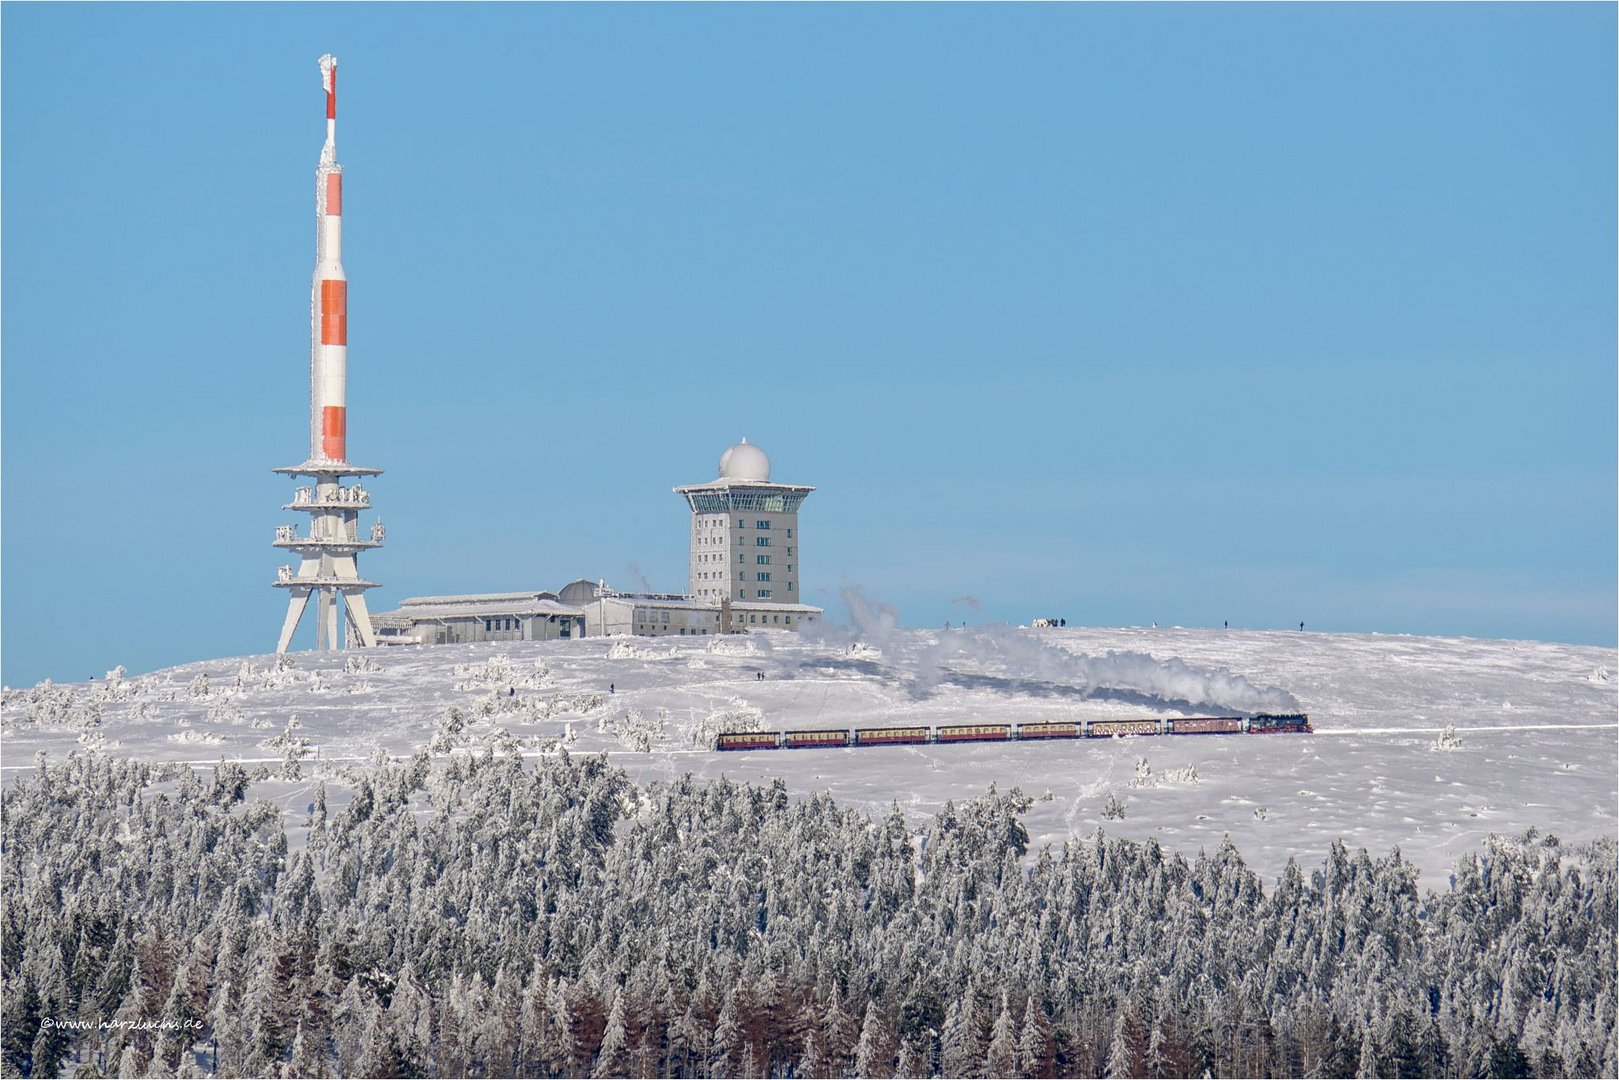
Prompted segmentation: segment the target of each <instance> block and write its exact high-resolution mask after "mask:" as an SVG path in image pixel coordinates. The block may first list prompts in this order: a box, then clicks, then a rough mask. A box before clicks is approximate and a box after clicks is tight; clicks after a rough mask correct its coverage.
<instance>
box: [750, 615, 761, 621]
mask: <svg viewBox="0 0 1619 1080" xmlns="http://www.w3.org/2000/svg"><path fill="white" fill-rule="evenodd" d="M748 621H749V622H758V621H759V617H758V616H757V615H749V616H748Z"/></svg>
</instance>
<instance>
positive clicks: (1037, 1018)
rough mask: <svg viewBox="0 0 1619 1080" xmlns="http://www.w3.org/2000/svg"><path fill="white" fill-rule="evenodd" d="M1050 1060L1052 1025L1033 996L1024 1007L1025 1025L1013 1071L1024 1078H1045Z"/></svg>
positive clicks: (1013, 1063)
mask: <svg viewBox="0 0 1619 1080" xmlns="http://www.w3.org/2000/svg"><path fill="white" fill-rule="evenodd" d="M1050 1060H1051V1025H1050V1024H1049V1023H1047V1022H1046V1014H1045V1013H1044V1012H1042V1011H1041V1009H1040V1006H1039V1005H1038V1004H1037V1003H1036V1002H1035V999H1034V995H1032V994H1031V995H1030V996H1029V1000H1028V1003H1027V1004H1025V1005H1024V1006H1023V1025H1022V1030H1021V1031H1020V1032H1019V1034H1018V1041H1017V1050H1016V1052H1015V1053H1014V1055H1013V1059H1012V1071H1013V1072H1014V1073H1015V1074H1016V1075H1018V1076H1022V1077H1032V1076H1043V1075H1045V1071H1046V1065H1047V1063H1048V1062H1049V1061H1050Z"/></svg>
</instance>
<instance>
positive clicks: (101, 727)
mask: <svg viewBox="0 0 1619 1080" xmlns="http://www.w3.org/2000/svg"><path fill="white" fill-rule="evenodd" d="M857 621H859V620H857ZM862 625H863V630H862V632H861V633H860V634H858V635H857V634H853V633H850V634H843V633H840V632H839V631H836V630H827V631H825V632H824V633H823V636H822V637H820V638H818V639H812V638H809V637H800V636H798V635H795V634H792V633H780V632H770V633H759V634H752V635H745V636H728V637H721V638H678V637H677V638H660V639H647V638H635V639H623V638H620V639H587V640H583V641H571V642H543V643H523V642H508V643H490V644H481V645H463V646H439V647H433V648H401V649H391V650H383V651H380V652H376V653H371V654H366V655H365V657H364V659H361V658H360V654H353V653H350V654H335V653H334V654H315V653H303V654H297V655H295V656H293V657H291V658H290V662H288V663H287V664H284V665H278V664H277V662H276V658H275V657H273V656H253V657H245V658H236V659H230V660H212V661H204V662H200V663H195V664H187V665H183V666H181V667H177V668H171V669H168V670H166V671H160V672H157V673H155V674H152V675H145V676H139V677H130V676H124V677H122V678H119V679H113V680H110V681H103V680H96V681H95V682H91V683H84V684H74V685H63V686H59V687H49V686H42V687H39V688H33V689H30V690H21V691H9V692H8V693H7V697H6V705H5V712H4V748H5V758H6V762H5V766H4V767H5V769H6V770H8V772H7V775H8V776H15V775H17V773H16V771H15V770H19V769H27V768H32V761H33V758H34V755H35V754H36V753H37V752H38V751H41V750H43V751H46V752H47V753H48V754H49V755H51V756H52V757H60V756H61V755H64V754H66V753H67V752H69V751H70V750H73V749H75V748H79V747H83V746H99V747H101V748H102V749H104V750H105V751H107V752H111V753H117V754H124V755H130V756H133V757H137V758H142V759H146V760H152V761H176V762H193V763H198V764H209V763H212V762H216V761H218V760H219V759H220V758H230V759H233V760H239V761H249V762H262V763H263V764H265V765H266V766H267V767H268V769H269V771H270V772H271V774H272V776H273V777H279V776H280V775H281V774H282V772H283V770H284V768H285V766H284V762H285V759H286V757H287V753H288V751H287V748H288V746H289V744H290V745H291V746H293V747H294V753H295V754H296V753H298V752H300V748H304V747H307V749H306V750H302V751H301V752H304V753H305V754H306V756H305V757H304V760H303V764H302V766H301V772H302V774H303V777H304V779H303V780H301V781H289V780H282V779H270V780H267V781H263V782H261V784H260V785H259V792H260V793H261V794H263V795H266V796H267V797H272V798H277V799H279V800H281V801H282V802H284V803H285V804H286V805H287V807H288V811H289V815H291V816H292V817H293V818H295V819H296V821H298V822H301V821H302V811H303V807H304V805H305V803H306V802H307V800H308V790H309V786H310V783H309V778H310V777H312V776H315V775H326V776H328V778H329V779H328V783H329V786H330V787H332V788H333V794H334V801H336V800H337V798H340V797H341V796H340V794H339V790H338V789H340V787H341V783H340V781H339V780H337V779H336V778H335V773H336V772H337V771H338V770H339V769H341V768H351V767H363V765H364V763H365V762H366V761H368V760H372V759H374V758H376V757H377V756H378V755H379V754H386V755H389V756H395V757H398V756H404V755H409V754H412V753H414V752H416V751H418V750H420V749H422V748H424V747H430V748H432V749H433V750H434V751H435V752H436V753H440V754H444V753H457V752H467V751H469V750H474V751H475V750H477V749H478V748H480V747H483V746H486V745H495V746H497V747H505V748H512V747H515V748H517V749H519V750H521V751H523V752H525V753H528V754H532V755H536V756H538V755H540V754H544V753H550V752H555V749H556V748H557V747H558V746H561V745H565V746H567V747H568V749H569V750H570V752H574V753H579V752H599V751H605V752H608V753H610V755H611V758H612V761H613V763H614V764H615V765H617V766H619V767H621V768H623V769H625V770H626V771H627V772H628V773H629V774H630V775H631V776H632V777H634V778H635V779H636V780H638V781H641V782H647V781H655V780H660V779H667V778H672V777H675V776H678V775H680V774H682V773H687V772H690V773H694V774H697V775H698V776H703V777H717V776H719V775H721V774H724V775H728V776H730V777H732V778H735V779H740V780H747V781H756V782H769V781H771V780H773V779H776V778H780V779H781V780H783V781H784V782H785V783H786V784H787V785H788V787H789V788H790V789H791V790H792V791H794V792H798V793H806V792H815V791H829V792H831V794H832V795H833V796H834V797H835V798H837V799H839V800H840V801H843V802H846V803H850V804H856V805H861V806H865V807H868V808H870V809H871V810H872V811H873V812H877V813H881V812H885V811H886V810H887V809H888V808H889V807H890V806H891V805H892V804H894V803H896V802H897V803H898V804H899V805H900V806H901V807H902V808H903V809H904V810H905V811H906V812H907V813H909V814H912V815H916V816H920V815H926V814H929V813H931V812H933V811H934V810H936V809H937V808H938V807H940V806H942V805H943V803H944V802H945V800H947V799H954V800H958V801H959V800H963V799H967V798H971V797H972V796H974V795H977V794H980V793H981V792H983V791H984V790H985V789H986V788H988V786H989V785H990V784H992V783H993V784H995V785H996V786H997V787H998V788H999V789H1001V790H1003V791H1004V790H1007V789H1009V788H1011V787H1014V786H1015V787H1019V788H1021V789H1023V791H1024V792H1026V793H1027V794H1029V795H1031V796H1033V797H1035V798H1036V800H1037V801H1036V802H1035V803H1034V805H1033V807H1032V809H1031V810H1030V812H1029V814H1028V817H1027V824H1028V827H1029V831H1030V833H1031V835H1032V836H1033V837H1034V839H1035V842H1036V844H1040V843H1055V842H1059V841H1060V840H1062V839H1063V838H1065V837H1067V836H1071V835H1076V834H1079V835H1085V834H1089V833H1091V832H1093V831H1094V830H1095V829H1096V828H1097V827H1098V826H1101V827H1103V828H1105V829H1106V830H1107V831H1108V832H1109V833H1113V834H1120V835H1124V836H1129V837H1136V838H1145V837H1147V836H1149V835H1155V836H1157V837H1158V839H1159V841H1160V842H1161V843H1163V844H1164V845H1165V846H1168V847H1174V848H1178V849H1180V850H1182V851H1185V852H1187V853H1188V854H1192V853H1195V852H1196V850H1197V849H1198V848H1199V847H1200V846H1201V847H1209V848H1212V847H1213V846H1214V845H1215V844H1217V843H1218V842H1219V840H1220V838H1221V837H1222V836H1224V835H1227V834H1229V835H1230V836H1231V837H1232V838H1233V840H1235V841H1236V843H1237V845H1238V847H1239V848H1240V849H1241V851H1242V853H1243V856H1244V858H1245V859H1247V860H1248V862H1249V864H1250V865H1251V866H1253V867H1254V868H1255V869H1256V870H1258V871H1260V872H1261V873H1264V874H1266V875H1267V876H1269V875H1273V874H1275V873H1276V872H1278V871H1279V870H1280V869H1281V867H1282V866H1283V864H1285V862H1286V860H1287V858H1288V857H1289V856H1290V855H1294V854H1297V855H1298V856H1300V859H1301V861H1302V862H1304V863H1305V864H1306V865H1312V864H1314V863H1316V862H1317V861H1318V860H1319V858H1320V856H1321V855H1322V853H1323V852H1324V851H1325V849H1326V847H1327V845H1328V843H1329V841H1330V840H1331V839H1332V838H1333V837H1342V838H1343V839H1344V840H1345V841H1346V842H1347V843H1349V844H1350V845H1351V846H1364V847H1367V848H1369V849H1371V850H1372V851H1373V852H1375V853H1382V852H1386V851H1387V850H1388V849H1389V848H1390V847H1393V846H1395V845H1398V846H1399V847H1400V849H1401V851H1402V852H1403V853H1404V855H1405V856H1406V858H1408V859H1409V860H1411V861H1412V862H1414V863H1416V864H1417V866H1418V867H1419V868H1420V869H1421V871H1422V873H1423V877H1424V881H1425V883H1426V884H1428V885H1430V886H1442V885H1443V883H1444V881H1445V877H1446V875H1447V873H1448V871H1449V869H1450V866H1451V864H1452V862H1453V860H1454V858H1455V857H1456V856H1457V855H1458V854H1461V853H1463V852H1466V851H1470V850H1474V849H1476V848H1478V847H1479V846H1480V845H1481V843H1482V842H1483V840H1484V838H1485V837H1486V836H1487V835H1489V834H1490V833H1512V832H1518V831H1521V830H1523V829H1526V828H1528V827H1530V826H1534V827H1536V828H1539V829H1540V830H1542V831H1543V832H1555V833H1556V834H1558V835H1559V836H1561V837H1563V838H1565V839H1567V840H1584V839H1589V838H1592V837H1596V836H1602V835H1612V834H1613V833H1614V831H1615V823H1616V820H1619V817H1616V800H1619V692H1616V686H1619V684H1616V683H1615V681H1614V675H1613V673H1614V672H1615V671H1616V670H1619V657H1616V655H1615V651H1614V650H1612V649H1602V648H1591V647H1584V646H1573V645H1555V644H1544V643H1538V642H1515V641H1481V640H1471V639H1455V638H1413V637H1401V636H1379V635H1350V634H1314V633H1278V632H1239V631H1217V630H1180V629H1151V630H1141V629H1125V630H1117V629H1113V630H1109V629H1078V628H1070V629H1060V630H1059V629H1052V630H1011V629H1007V628H999V629H985V630H969V631H961V630H951V631H903V630H897V629H893V628H892V627H890V626H887V625H884V624H883V623H882V621H881V620H875V621H873V620H869V619H868V620H864V621H863V622H862ZM1110 653H1112V654H1115V655H1112V656H1109V654H1110ZM1149 658H1150V659H1149ZM1220 669H1224V671H1223V672H1222V671H1221V670H1220ZM761 673H762V674H763V676H764V678H763V679H760V678H759V675H760V674H761ZM1289 695H1291V698H1290V696H1289ZM1291 699H1296V700H1297V703H1298V706H1299V707H1300V708H1302V709H1304V710H1305V711H1307V712H1308V713H1309V714H1310V717H1311V720H1312V723H1313V724H1314V725H1315V728H1316V733H1315V734H1314V735H1278V736H1269V737H1258V736H1241V735H1230V736H1202V737H1162V736H1160V737H1155V738H1129V739H1108V740H1088V741H1072V742H1068V741H1063V742H1043V743H1008V744H977V745H965V746H962V745H956V746H912V747H881V748H867V749H830V750H793V751H785V750H776V751H755V752H745V753H726V754H720V753H716V752H713V751H712V750H711V749H710V747H711V746H712V744H713V734H714V732H715V731H717V730H722V729H726V730H750V729H754V728H760V729H768V730H780V729H784V728H812V727H813V728H823V727H836V728H846V727H851V726H873V725H880V724H893V723H918V724H921V723H940V722H942V723H962V722H969V721H978V720H995V721H1005V720H1012V721H1033V720H1057V719H1072V718H1077V717H1098V718H1115V717H1140V716H1173V715H1209V714H1211V713H1228V712H1231V711H1235V710H1243V711H1253V710H1255V709H1257V708H1265V707H1272V706H1274V707H1283V706H1285V705H1286V704H1287V703H1288V702H1289V701H1290V700H1291ZM452 710H454V711H453V712H452ZM294 717H296V725H289V721H291V720H292V718H294ZM1447 727H1454V729H1455V730H1454V734H1453V735H1447V734H1446V733H1445V729H1446V728H1447ZM1110 798H1111V799H1112V800H1115V801H1116V803H1118V804H1122V807H1123V816H1122V817H1112V818H1108V817H1106V816H1105V809H1106V807H1107V806H1108V804H1109V802H1110Z"/></svg>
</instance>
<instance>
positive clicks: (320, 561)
mask: <svg viewBox="0 0 1619 1080" xmlns="http://www.w3.org/2000/svg"><path fill="white" fill-rule="evenodd" d="M320 78H321V85H322V86H323V87H324V88H325V90H326V145H324V146H323V147H321V151H320V165H319V166H318V167H317V168H316V169H315V281H314V286H313V289H312V291H311V297H310V304H309V311H310V350H309V460H308V461H306V462H304V463H303V464H302V465H289V466H287V467H286V468H281V469H276V470H275V471H276V472H277V473H281V474H282V475H285V476H307V477H311V478H312V480H313V482H312V483H311V484H309V485H307V486H304V487H299V488H297V489H296V490H294V491H293V493H292V501H291V502H290V503H288V504H287V505H285V506H283V507H282V509H283V510H297V511H300V512H302V513H306V514H308V515H309V532H308V533H307V534H304V535H299V533H298V526H296V525H279V526H277V527H276V530H275V546H276V547H277V548H280V549H282V550H284V551H289V552H293V553H294V554H296V555H297V556H298V557H299V559H300V562H299V565H298V567H297V569H296V570H295V569H294V568H293V567H292V566H290V565H288V566H283V567H281V568H280V571H279V574H278V578H279V580H277V581H276V582H275V587H276V588H278V589H286V590H287V593H288V597H287V601H288V602H287V617H286V620H285V621H284V622H283V623H282V624H281V637H280V639H279V640H278V641H277V642H276V647H275V651H276V652H278V653H284V652H286V651H287V647H288V645H290V644H291V643H292V635H293V632H294V631H295V630H297V629H298V622H299V620H301V619H302V618H303V614H304V608H306V607H308V605H309V597H310V595H311V594H313V595H314V596H315V597H316V604H317V611H316V616H317V618H316V636H315V647H316V648H318V649H336V648H338V647H339V641H338V636H337V623H338V608H339V607H342V608H343V611H344V615H345V618H344V623H345V631H346V632H345V634H344V637H343V641H342V645H343V646H344V647H353V646H362V647H365V648H370V647H372V646H374V645H376V643H377V639H376V634H375V632H374V631H373V630H372V628H371V615H370V613H369V612H368V611H367V610H366V606H365V590H367V589H374V588H376V587H377V583H376V582H374V581H366V580H364V579H363V578H361V577H360V573H359V570H358V568H357V567H356V565H355V559H356V558H357V557H358V555H359V553H360V552H361V551H364V550H366V549H368V548H375V547H381V546H382V539H383V529H382V522H380V521H377V522H374V523H373V524H372V526H371V530H370V532H369V534H368V535H367V536H365V537H362V536H361V535H360V511H362V510H367V509H370V506H371V496H370V494H369V493H367V492H366V490H365V488H364V487H362V486H361V485H360V483H359V480H358V478H359V477H362V476H377V475H380V474H381V472H382V470H381V469H368V468H365V467H363V466H360V465H350V464H349V461H348V447H347V445H346V440H347V434H348V413H347V406H346V396H347V390H348V280H347V278H345V277H344V276H343V166H341V165H339V164H338V163H337V61H336V60H335V59H334V58H333V57H331V56H330V55H327V56H323V57H321V58H320ZM347 477H354V478H356V479H355V482H354V483H353V484H349V485H345V484H344V482H343V481H344V479H345V478H347Z"/></svg>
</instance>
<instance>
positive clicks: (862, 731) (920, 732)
mask: <svg viewBox="0 0 1619 1080" xmlns="http://www.w3.org/2000/svg"><path fill="white" fill-rule="evenodd" d="M927 741H928V729H927V728H925V727H884V728H870V727H868V728H856V729H855V733H854V743H855V745H856V746H883V745H887V744H889V743H925V742H927Z"/></svg>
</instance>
